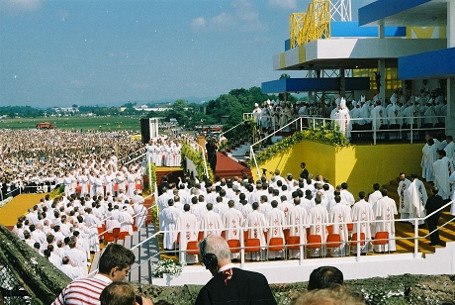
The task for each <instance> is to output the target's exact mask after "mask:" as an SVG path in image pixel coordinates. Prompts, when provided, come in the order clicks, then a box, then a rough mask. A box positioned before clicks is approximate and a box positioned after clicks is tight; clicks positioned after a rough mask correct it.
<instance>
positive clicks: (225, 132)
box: [218, 119, 248, 138]
mask: <svg viewBox="0 0 455 305" xmlns="http://www.w3.org/2000/svg"><path fill="white" fill-rule="evenodd" d="M245 122H248V120H245V119H243V121H241V122H240V123H238V124H237V125H235V126H234V127H231V128H229V129H228V130H226V131H223V132H222V133H220V134H219V135H218V138H221V137H222V136H224V135H225V134H227V133H228V132H229V131H231V130H233V129H235V128H237V127H239V126H240V125H242V124H244V123H245Z"/></svg>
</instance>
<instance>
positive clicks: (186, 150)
mask: <svg viewBox="0 0 455 305" xmlns="http://www.w3.org/2000/svg"><path fill="white" fill-rule="evenodd" d="M180 153H181V155H182V164H186V162H185V158H188V159H190V160H191V161H193V163H194V165H196V171H197V175H198V176H199V178H201V177H203V176H204V175H205V166H204V160H203V159H202V156H201V153H200V152H198V151H196V150H195V149H193V148H192V147H191V145H190V143H188V142H186V141H185V142H183V144H182V149H181V150H180ZM206 164H207V169H208V172H209V177H208V178H209V180H210V181H213V171H212V169H211V168H210V165H209V164H208V162H207V161H206ZM182 167H183V168H184V169H185V170H186V168H185V166H184V165H182Z"/></svg>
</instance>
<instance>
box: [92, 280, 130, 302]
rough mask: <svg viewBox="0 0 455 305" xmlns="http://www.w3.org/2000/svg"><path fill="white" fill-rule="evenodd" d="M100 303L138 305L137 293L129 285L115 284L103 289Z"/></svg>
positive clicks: (123, 283)
mask: <svg viewBox="0 0 455 305" xmlns="http://www.w3.org/2000/svg"><path fill="white" fill-rule="evenodd" d="M100 301H101V305H134V304H136V293H135V292H134V288H133V287H132V286H131V285H130V284H128V283H125V282H113V283H110V284H109V285H107V286H106V287H105V288H104V289H103V291H102V292H101V294H100Z"/></svg>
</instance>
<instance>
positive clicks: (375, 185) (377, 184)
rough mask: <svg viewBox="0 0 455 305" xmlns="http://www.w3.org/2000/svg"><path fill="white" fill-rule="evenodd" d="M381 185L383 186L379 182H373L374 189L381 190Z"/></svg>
mask: <svg viewBox="0 0 455 305" xmlns="http://www.w3.org/2000/svg"><path fill="white" fill-rule="evenodd" d="M380 187H381V186H380V185H379V183H375V184H373V190H375V191H379V188H380Z"/></svg>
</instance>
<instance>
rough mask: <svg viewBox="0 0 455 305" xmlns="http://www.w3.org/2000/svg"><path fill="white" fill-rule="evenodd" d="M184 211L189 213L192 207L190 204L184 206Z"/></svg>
mask: <svg viewBox="0 0 455 305" xmlns="http://www.w3.org/2000/svg"><path fill="white" fill-rule="evenodd" d="M183 210H184V211H185V212H189V210H190V205H189V204H188V203H185V205H184V206H183Z"/></svg>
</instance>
